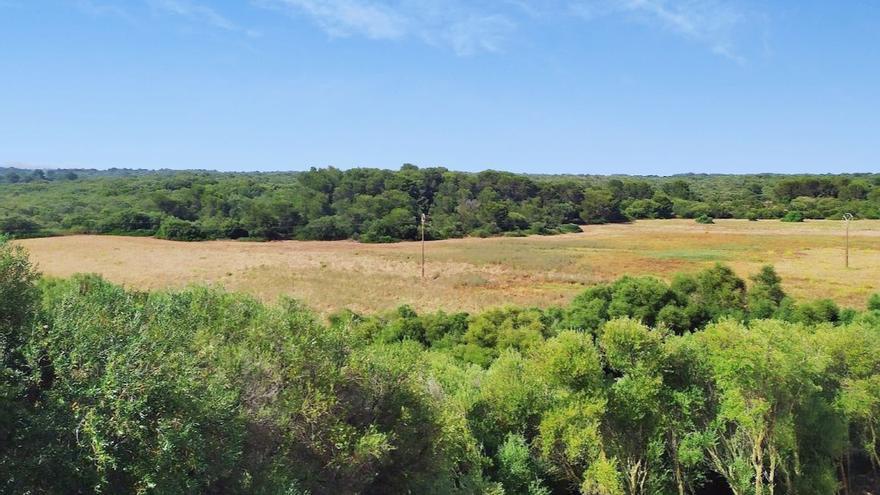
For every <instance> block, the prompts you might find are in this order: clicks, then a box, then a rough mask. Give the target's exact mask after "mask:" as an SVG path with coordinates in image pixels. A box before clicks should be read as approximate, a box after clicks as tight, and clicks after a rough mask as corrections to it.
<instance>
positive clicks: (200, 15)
mask: <svg viewBox="0 0 880 495" xmlns="http://www.w3.org/2000/svg"><path fill="white" fill-rule="evenodd" d="M148 3H149V4H150V5H151V6H152V7H153V8H155V9H157V10H160V11H163V12H167V13H169V14H174V15H178V16H181V17H185V18H187V19H189V20H191V21H194V22H200V23H204V24H206V25H208V26H211V27H215V28H218V29H222V30H225V31H233V32H238V33H243V34H246V35H248V36H259V34H260V33H259V32H258V31H256V30H253V29H247V28H244V27H242V26H239V25H238V24H236V23H235V22H233V21H231V20H230V19H229V18H227V17H225V16H224V15H222V14H220V13H219V12H217V11H216V10H214V9H213V8H211V7H209V6H207V5H205V4H201V3H196V2H192V1H190V0H148Z"/></svg>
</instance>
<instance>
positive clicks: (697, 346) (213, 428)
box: [0, 242, 880, 495]
mask: <svg viewBox="0 0 880 495" xmlns="http://www.w3.org/2000/svg"><path fill="white" fill-rule="evenodd" d="M0 362H2V368H0V409H2V411H3V414H2V415H0V473H2V476H0V483H2V484H0V492H4V493H93V492H102V493H163V494H164V493H172V494H173V493H258V494H259V493H263V494H278V493H285V494H297V493H313V494H319V493H333V494H345V493H375V494H379V493H381V494H387V493H479V494H529V495H537V494H575V493H582V494H591V495H617V494H621V495H623V494H626V495H636V494H640V495H641V494H709V493H734V494H737V495H745V494H749V495H764V494H771V493H777V494H817V495H818V494H822V495H825V494H833V493H841V494H857V493H865V492H866V491H874V490H877V489H878V488H880V487H878V476H877V469H878V468H880V455H878V447H880V445H878V438H877V429H878V427H880V425H878V420H880V414H878V413H880V296H878V295H875V296H873V297H871V298H870V300H869V301H868V303H867V309H866V310H864V311H856V310H852V309H847V308H841V307H839V306H838V305H837V304H835V303H833V302H831V301H829V300H818V301H808V300H802V301H796V300H793V299H792V298H791V297H790V296H788V295H786V293H785V291H784V290H783V288H782V285H781V283H780V278H779V277H778V275H777V274H776V272H775V271H774V270H773V269H772V268H771V267H766V268H764V269H762V270H760V271H759V272H758V273H756V274H755V275H754V276H752V277H750V279H749V280H743V279H741V278H739V277H738V276H737V275H736V274H735V273H734V272H733V271H732V270H731V269H730V268H728V267H726V266H724V265H713V266H710V267H709V268H707V269H705V270H703V271H700V272H697V273H692V274H686V275H680V276H678V277H673V279H672V280H671V282H664V281H662V280H659V279H654V278H650V277H623V278H620V279H618V280H615V281H613V282H609V283H605V284H599V285H596V286H593V287H590V288H589V289H587V290H585V291H583V292H582V293H581V294H580V295H579V296H578V297H577V298H575V299H574V301H572V302H571V303H570V304H567V305H564V306H560V307H553V308H549V309H537V308H529V307H512V306H509V307H501V308H495V309H491V310H486V311H482V312H476V313H472V314H465V313H456V312H451V313H450V312H431V313H421V314H419V313H417V312H416V311H415V310H413V309H412V308H410V307H406V306H404V307H401V308H399V309H397V310H395V311H392V312H388V313H379V314H357V313H353V312H350V311H342V312H338V313H336V314H335V315H333V316H332V317H330V318H329V319H327V320H323V319H321V318H319V317H317V316H315V314H313V313H312V312H311V311H310V310H309V309H308V308H306V307H304V306H302V305H301V304H300V303H297V302H296V301H293V300H289V299H286V300H281V301H280V302H278V303H277V304H272V305H267V304H264V303H261V302H258V301H257V300H255V299H253V298H251V297H248V296H245V295H240V294H233V293H227V292H223V291H220V290H215V289H208V288H199V287H193V288H189V289H185V290H174V291H155V292H138V291H132V290H126V289H123V288H121V287H119V286H117V285H113V284H111V283H109V282H107V281H105V280H103V279H101V278H100V277H97V276H94V275H78V276H75V277H72V278H69V279H51V278H41V277H39V275H38V274H37V273H36V271H35V269H34V267H33V266H32V264H31V262H30V261H29V259H28V256H27V253H26V251H25V250H24V249H23V248H22V247H20V246H18V245H12V244H10V243H8V242H0Z"/></svg>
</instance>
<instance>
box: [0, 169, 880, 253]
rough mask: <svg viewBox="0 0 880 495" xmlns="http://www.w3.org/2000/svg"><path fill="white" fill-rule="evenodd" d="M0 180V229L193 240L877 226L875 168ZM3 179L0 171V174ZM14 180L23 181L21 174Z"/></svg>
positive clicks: (70, 175) (138, 173)
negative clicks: (683, 223) (424, 219)
mask: <svg viewBox="0 0 880 495" xmlns="http://www.w3.org/2000/svg"><path fill="white" fill-rule="evenodd" d="M4 170H5V173H0V233H3V232H5V233H6V234H8V235H12V236H16V237H29V236H41V235H61V234H72V233H95V234H124V235H145V236H156V237H160V238H165V239H173V240H185V241H195V240H203V239H220V238H223V239H239V238H249V239H259V240H276V239H307V240H333V239H357V240H360V241H363V242H392V241H400V240H413V239H416V238H418V237H419V221H420V217H421V214H426V215H427V216H428V218H429V222H428V225H427V232H426V235H427V237H428V238H430V239H445V238H452V237H462V236H494V235H511V236H518V235H528V234H557V233H566V232H578V231H580V228H579V226H580V225H583V224H600V223H609V222H628V221H631V220H637V219H645V218H695V219H700V221H702V222H705V223H709V222H711V219H712V218H748V219H751V220H758V219H783V218H784V219H787V220H789V221H802V220H803V219H805V218H806V219H821V218H828V219H839V218H841V216H842V215H843V214H844V213H852V214H854V215H855V216H856V217H858V218H880V174H849V175H834V176H825V175H823V176H782V175H770V174H764V175H681V176H673V177H616V176H586V175H585V176H535V175H532V176H529V175H519V174H512V173H506V172H497V171H491V170H490V171H484V172H480V173H463V172H453V171H449V170H446V169H444V168H439V167H434V168H418V167H416V166H414V165H404V166H403V167H401V168H400V170H397V171H390V170H379V169H366V168H359V169H351V170H345V171H342V170H338V169H335V168H324V169H312V170H310V171H308V172H290V173H280V172H279V173H219V172H209V171H185V172H175V171H170V170H162V171H156V172H150V171H143V170H125V169H112V170H109V171H95V170H77V171H45V172H44V171H41V170H38V171H24V170H20V169H4ZM0 172H2V171H0ZM23 177H24V178H23Z"/></svg>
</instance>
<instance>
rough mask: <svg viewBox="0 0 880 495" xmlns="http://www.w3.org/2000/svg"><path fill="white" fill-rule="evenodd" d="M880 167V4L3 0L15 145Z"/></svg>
mask: <svg viewBox="0 0 880 495" xmlns="http://www.w3.org/2000/svg"><path fill="white" fill-rule="evenodd" d="M405 162H411V163H416V164H418V165H422V166H432V165H442V166H446V167H448V168H451V169H456V170H482V169H486V168H495V169H502V170H511V171H523V172H546V173H551V172H552V173H630V174H673V173H682V172H724V173H746V172H786V173H795V172H843V171H875V172H876V171H880V2H877V1H874V0H845V1H840V2H830V1H811V0H799V1H789V0H776V1H772V2H770V1H757V0H754V1H747V0H743V1H736V0H730V1H722V0H494V1H490V0H445V1H443V0H223V1H220V0H215V1H208V0H0V164H23V165H29V166H40V167H97V168H107V167H114V166H115V167H145V168H160V167H167V168H210V169H219V170H301V169H305V168H308V167H309V166H327V165H334V166H338V167H342V168H349V167H354V166H370V167H383V168H397V167H398V166H400V164H402V163H405Z"/></svg>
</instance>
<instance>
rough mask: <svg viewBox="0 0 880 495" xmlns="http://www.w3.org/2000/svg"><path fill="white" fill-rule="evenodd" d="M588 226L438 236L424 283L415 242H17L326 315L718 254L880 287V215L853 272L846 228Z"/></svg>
mask: <svg viewBox="0 0 880 495" xmlns="http://www.w3.org/2000/svg"><path fill="white" fill-rule="evenodd" d="M585 230H586V231H585V232H584V233H582V234H569V235H562V236H552V237H528V238H492V239H454V240H446V241H435V242H429V243H428V246H427V253H428V264H427V274H428V278H427V280H425V281H422V280H421V279H420V277H419V273H420V272H419V245H418V243H399V244H385V245H368V244H358V243H355V242H351V241H338V242H303V241H284V242H271V243H252V242H236V241H211V242H202V243H182V242H171V241H163V240H158V239H151V238H136V237H116V236H70V237H54V238H45V239H30V240H23V241H19V242H20V243H21V244H22V245H24V246H25V247H27V249H28V250H29V251H30V253H31V257H32V259H34V260H35V261H36V262H37V263H38V265H39V267H40V269H41V270H42V271H43V272H44V273H46V274H47V275H52V276H62V277H64V276H69V275H72V274H74V273H80V272H87V273H100V274H101V275H103V276H104V277H106V278H107V279H109V280H112V281H114V282H117V283H121V284H124V285H126V286H129V287H134V288H139V289H156V288H166V287H181V286H185V285H188V284H193V283H203V284H217V285H221V286H223V287H226V288H228V289H231V290H236V291H243V292H247V293H250V294H253V295H255V296H257V297H259V298H261V299H263V300H269V301H271V300H274V299H276V298H277V297H279V296H281V295H290V296H293V297H296V298H299V299H301V300H303V301H304V302H306V303H307V304H308V305H310V306H312V307H313V308H316V309H317V310H319V311H321V312H323V313H329V312H332V311H335V310H338V309H341V308H346V307H347V308H351V309H353V310H355V311H368V312H369V311H377V310H385V309H390V308H393V307H396V306H398V305H400V304H412V305H413V306H414V307H416V308H417V309H419V310H436V309H444V310H447V311H452V310H466V311H474V310H478V309H481V308H486V307H490V306H498V305H503V304H518V305H530V306H531V305H533V306H542V307H546V306H550V305H554V304H565V303H566V302H568V301H569V300H570V299H571V298H572V297H573V296H574V295H575V294H577V293H578V292H580V291H581V290H583V289H584V287H585V286H588V285H590V284H593V283H596V282H600V281H607V280H613V279H615V278H617V277H619V276H621V275H624V274H634V275H644V274H651V275H656V276H659V277H663V278H667V279H668V278H669V277H671V276H672V274H674V273H676V272H680V271H695V270H699V269H701V268H704V267H706V266H709V265H711V264H713V263H715V262H723V263H728V264H729V265H731V266H732V267H733V268H734V269H735V270H736V271H737V272H738V273H739V274H740V275H741V276H747V275H750V274H752V273H754V272H756V271H757V270H758V269H759V268H760V267H761V265H763V264H767V263H770V264H773V265H775V266H776V269H777V271H778V272H779V273H780V275H781V276H782V277H783V279H784V284H785V288H786V290H787V291H789V293H791V294H792V295H794V296H796V297H798V298H819V297H828V298H831V299H834V300H836V301H837V302H838V303H841V304H844V305H847V306H853V307H863V306H864V304H865V300H866V298H867V296H868V295H870V294H871V293H873V292H877V291H878V290H880V285H878V284H880V221H868V220H860V221H856V222H853V224H852V229H851V247H852V250H851V252H850V266H851V268H850V269H849V270H846V269H845V268H844V266H843V223H842V222H835V221H812V222H805V223H801V224H787V223H782V222H779V221H771V220H766V221H760V222H748V221H744V220H718V221H717V223H716V224H715V225H699V224H696V223H695V222H693V221H692V220H651V221H639V222H636V223H633V224H629V225H602V226H590V227H587V228H586V229H585Z"/></svg>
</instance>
